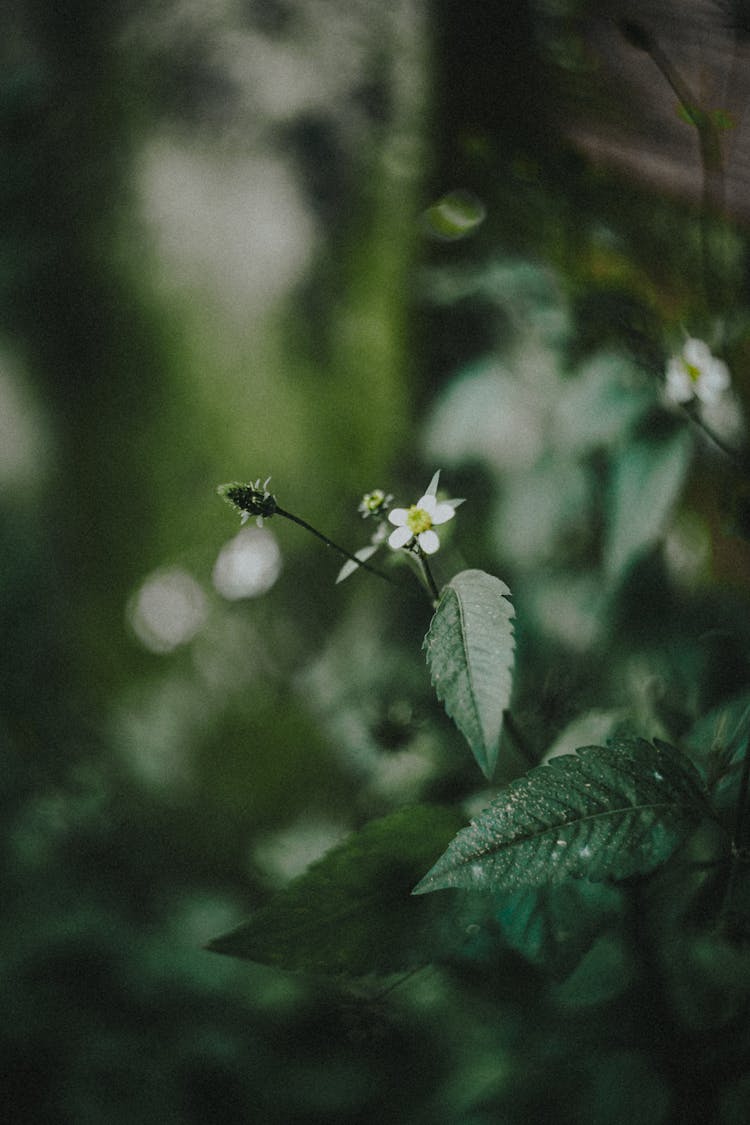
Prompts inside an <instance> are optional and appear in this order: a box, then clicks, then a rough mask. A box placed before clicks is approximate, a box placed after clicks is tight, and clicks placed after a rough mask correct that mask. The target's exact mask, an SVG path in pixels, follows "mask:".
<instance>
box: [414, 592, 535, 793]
mask: <svg viewBox="0 0 750 1125" xmlns="http://www.w3.org/2000/svg"><path fill="white" fill-rule="evenodd" d="M508 594H510V590H509V589H508V587H507V586H506V585H505V583H504V582H501V581H500V579H499V578H494V577H493V576H492V575H491V574H485V572H484V571H483V570H462V571H461V572H460V574H457V575H456V576H455V578H453V579H452V580H451V581H450V582H449V583H448V585H447V586H446V587H445V589H444V590H443V593H442V595H441V597H440V601H439V603H438V607H437V609H436V610H435V615H434V617H433V619H432V622H431V624H430V628H429V630H428V632H427V636H426V637H425V640H424V649H425V652H426V653H427V663H428V665H429V669H430V675H431V678H432V683H433V686H434V688H435V691H436V693H437V697H438V699H439V700H441V702H442V703H443V704H444V706H445V710H446V711H447V713H448V714H449V715H450V717H451V718H452V719H453V721H454V722H455V724H456V726H457V727H458V729H459V730H460V731H461V733H462V734H463V735H464V737H465V738H466V741H467V742H468V743H469V746H470V747H471V751H472V753H473V755H474V757H475V758H476V760H477V762H478V763H479V766H480V768H481V770H482V772H483V773H484V774H485V776H486V777H491V776H492V771H493V770H494V768H495V763H496V762H497V753H498V748H499V745H500V732H501V730H502V725H503V712H504V711H505V709H506V707H507V706H508V703H509V702H510V694H511V688H512V669H513V655H514V648H515V641H514V637H513V612H514V611H513V607H512V605H511V604H510V602H509V601H507V598H506V595H508Z"/></svg>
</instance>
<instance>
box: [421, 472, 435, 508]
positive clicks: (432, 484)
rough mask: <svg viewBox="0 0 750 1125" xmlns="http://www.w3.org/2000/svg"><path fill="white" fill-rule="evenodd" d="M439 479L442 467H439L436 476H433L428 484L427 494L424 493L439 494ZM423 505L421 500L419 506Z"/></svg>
mask: <svg viewBox="0 0 750 1125" xmlns="http://www.w3.org/2000/svg"><path fill="white" fill-rule="evenodd" d="M439 480H440V469H438V471H437V472H436V473H435V476H434V477H433V478H432V480H431V481H430V483H429V484H428V485H427V488H426V489H425V494H424V495H425V496H437V490H438V481H439ZM422 500H424V496H423V497H422ZM421 505H422V501H421V500H420V502H419V506H420V507H421Z"/></svg>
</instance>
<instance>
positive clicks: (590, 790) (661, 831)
mask: <svg viewBox="0 0 750 1125" xmlns="http://www.w3.org/2000/svg"><path fill="white" fill-rule="evenodd" d="M708 811H709V810H708V806H707V800H706V795H705V790H704V787H703V784H702V782H701V779H700V777H699V775H698V773H697V771H696V770H695V768H694V767H693V766H692V764H691V763H690V762H689V761H688V759H687V758H686V757H685V756H684V755H682V754H680V753H679V752H678V751H677V750H674V749H672V748H671V747H669V746H666V745H665V744H663V743H659V744H658V747H657V746H652V745H651V743H649V742H644V741H643V740H642V739H630V740H623V741H620V742H615V743H613V744H612V745H610V746H609V747H607V748H606V749H605V748H604V747H602V746H588V747H584V748H583V749H581V750H578V751H577V753H576V754H565V755H562V756H560V757H557V758H552V759H551V760H550V762H549V763H548V764H547V765H543V766H537V767H536V768H535V769H533V770H531V771H530V773H528V774H527V775H526V776H525V777H522V778H519V779H518V780H516V781H513V782H511V784H510V785H509V786H508V787H507V788H506V789H504V790H503V792H502V793H501V794H500V796H499V797H497V798H496V799H495V800H494V801H493V802H492V804H491V805H490V806H489V808H487V809H485V811H484V812H483V813H482V814H481V815H480V816H479V818H478V819H477V820H476V821H474V822H473V823H472V824H471V826H470V827H469V828H464V829H463V830H462V831H461V832H459V833H458V835H457V836H456V838H455V840H453V841H452V842H451V844H450V847H449V848H448V849H447V851H446V852H445V854H444V855H443V856H441V858H440V859H439V860H438V862H437V863H436V864H435V866H434V867H433V868H432V870H431V871H429V872H428V873H427V875H425V877H424V878H423V879H422V880H421V882H420V883H419V884H418V886H417V887H416V888H415V890H414V893H415V894H424V893H425V892H427V891H436V890H440V889H442V888H443V887H469V888H473V889H475V890H496V889H513V888H516V887H524V886H541V885H543V884H545V883H554V882H558V881H560V880H561V879H563V878H565V877H566V876H571V875H573V876H578V877H581V876H583V877H586V878H588V879H591V880H592V881H598V880H602V879H623V878H626V877H628V876H630V875H635V874H638V873H645V872H648V871H651V870H653V868H655V867H657V866H658V865H659V864H660V863H663V862H664V861H665V860H666V859H668V857H669V856H670V855H671V854H672V852H673V851H674V850H675V848H677V846H678V845H679V844H680V843H681V842H682V841H683V840H684V839H685V838H686V836H687V835H688V833H689V832H690V831H691V830H692V829H693V828H694V826H695V825H696V824H697V823H698V822H699V821H700V820H701V819H702V817H704V816H705V815H707V813H708Z"/></svg>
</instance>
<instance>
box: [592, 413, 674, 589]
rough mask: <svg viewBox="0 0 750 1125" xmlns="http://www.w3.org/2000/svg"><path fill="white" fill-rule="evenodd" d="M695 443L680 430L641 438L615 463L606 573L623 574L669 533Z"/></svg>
mask: <svg viewBox="0 0 750 1125" xmlns="http://www.w3.org/2000/svg"><path fill="white" fill-rule="evenodd" d="M691 450H692V442H691V437H690V433H689V432H688V431H687V430H684V429H675V430H673V431H672V433H671V434H669V435H668V436H666V437H664V438H662V439H661V440H659V441H653V440H648V441H647V440H639V441H634V442H630V443H629V444H628V445H627V446H625V447H624V448H623V450H622V451H621V452H620V454H619V456H618V457H617V459H616V461H615V462H614V465H613V467H612V476H611V480H610V487H609V502H608V506H607V516H608V519H607V542H606V549H605V563H606V569H607V572H608V573H609V574H610V575H612V576H615V575H618V574H621V573H622V572H623V571H624V570H625V569H626V568H627V567H628V566H629V564H630V563H631V562H632V561H633V560H634V559H635V558H636V557H637V556H638V555H640V554H642V553H643V552H644V551H646V550H648V549H649V548H650V547H652V546H654V545H655V544H656V543H657V542H658V541H659V539H660V538H661V536H662V535H663V534H664V532H665V530H666V528H667V524H668V522H669V518H670V516H671V514H672V510H673V508H674V506H675V504H676V502H677V500H678V498H679V494H680V492H681V491H682V486H683V483H684V480H685V474H686V472H687V468H688V465H689V464H690V455H691Z"/></svg>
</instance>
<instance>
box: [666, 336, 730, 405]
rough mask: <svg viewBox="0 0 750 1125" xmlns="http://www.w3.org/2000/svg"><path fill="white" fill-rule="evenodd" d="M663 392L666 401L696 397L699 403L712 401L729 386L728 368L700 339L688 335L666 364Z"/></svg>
mask: <svg viewBox="0 0 750 1125" xmlns="http://www.w3.org/2000/svg"><path fill="white" fill-rule="evenodd" d="M666 374H667V381H666V387H665V393H666V396H667V399H668V400H669V401H670V402H676V403H684V402H690V400H691V399H693V398H697V399H699V400H700V401H701V402H702V403H707V404H711V403H715V402H717V401H718V399H719V398H720V397H721V395H722V394H723V393H724V391H726V390H728V389H729V385H730V377H729V368H728V367H727V365H726V363H724V361H723V360H721V359H717V358H716V356H714V355H712V354H711V349H710V348H709V346H708V344H706V343H704V342H703V340H697V339H695V337H693V336H689V337H688V339H687V340H686V341H685V343H684V345H683V347H682V351H680V352H679V353H678V354H677V355H673V356H672V357H671V358H670V360H669V363H668V364H667V373H666Z"/></svg>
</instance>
